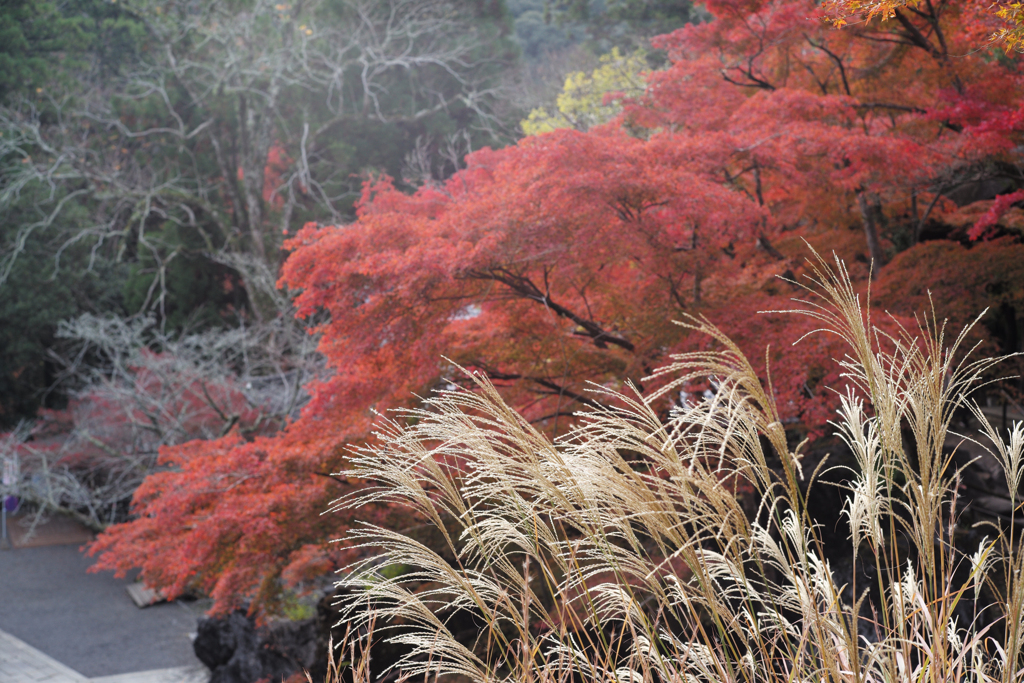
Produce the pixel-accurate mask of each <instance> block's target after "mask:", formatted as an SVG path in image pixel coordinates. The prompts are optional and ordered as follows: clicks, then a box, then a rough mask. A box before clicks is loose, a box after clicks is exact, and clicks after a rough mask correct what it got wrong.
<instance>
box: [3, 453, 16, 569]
mask: <svg viewBox="0 0 1024 683" xmlns="http://www.w3.org/2000/svg"><path fill="white" fill-rule="evenodd" d="M0 481H2V482H3V488H2V491H3V494H2V495H0V549H2V550H10V548H11V542H10V541H9V540H8V539H7V501H8V500H10V499H11V496H12V494H13V492H14V486H15V485H16V484H17V483H18V469H17V464H16V463H15V462H14V459H13V458H4V473H3V479H2V480H0Z"/></svg>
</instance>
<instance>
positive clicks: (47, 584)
mask: <svg viewBox="0 0 1024 683" xmlns="http://www.w3.org/2000/svg"><path fill="white" fill-rule="evenodd" d="M92 562H93V560H92V559H90V558H87V557H84V556H83V555H82V554H81V553H79V551H78V547H77V546H73V545H61V546H48V547H43V548H21V549H15V550H0V630H3V631H7V632H8V633H10V634H12V635H14V636H15V637H17V638H20V639H21V640H23V641H25V642H26V643H28V644H29V645H31V646H32V647H35V648H37V649H38V650H41V651H42V652H44V653H46V654H48V655H49V656H51V657H53V658H54V659H56V660H57V661H59V662H61V663H62V664H64V665H66V666H69V667H71V668H72V669H74V670H76V671H78V672H79V673H81V674H84V675H86V676H88V677H96V676H110V675H114V674H121V673H129V672H134V671H148V670H151V669H164V668H171V667H180V666H189V667H191V666H201V664H200V663H199V662H198V660H197V659H196V657H195V654H194V653H193V652H192V642H191V640H190V638H189V634H190V633H194V632H195V629H196V619H197V618H198V616H199V614H200V612H201V610H200V609H199V607H198V606H197V605H188V604H183V603H168V604H162V605H154V606H152V607H147V608H146V609H139V608H138V607H136V606H135V604H134V603H132V601H131V599H130V598H129V597H128V594H127V593H126V592H125V589H124V587H125V584H126V583H127V581H125V580H117V579H114V578H113V574H112V573H110V572H104V573H100V574H87V573H86V572H85V570H86V568H87V567H88V566H89V565H90V564H92Z"/></svg>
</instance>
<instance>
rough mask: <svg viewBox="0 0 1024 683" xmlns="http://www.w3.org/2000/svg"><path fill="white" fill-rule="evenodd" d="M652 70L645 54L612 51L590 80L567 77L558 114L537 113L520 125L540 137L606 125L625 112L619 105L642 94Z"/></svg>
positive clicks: (542, 110) (573, 75)
mask: <svg viewBox="0 0 1024 683" xmlns="http://www.w3.org/2000/svg"><path fill="white" fill-rule="evenodd" d="M649 70H650V67H649V66H648V65H647V53H646V52H645V51H644V50H636V51H635V52H633V53H631V54H628V55H623V54H622V53H621V52H619V49H618V48H613V49H612V51H611V52H609V53H608V54H606V55H602V56H601V66H599V67H598V68H596V69H594V71H593V72H592V73H591V74H590V75H589V76H588V75H587V74H585V73H584V72H582V71H577V72H575V73H571V74H569V75H568V76H566V78H565V87H564V88H562V92H561V93H559V95H558V98H557V100H556V101H555V104H556V107H557V111H555V112H553V113H549V112H548V110H547V109H546V108H545V107H538V108H537V109H534V110H533V111H531V112H530V115H529V117H527V118H526V119H525V120H524V121H522V122H521V124H520V125H521V126H522V128H523V132H524V133H526V134H527V135H538V134H540V133H549V132H551V131H553V130H557V129H559V128H575V129H576V130H579V131H586V130H589V129H590V128H593V127H594V126H597V125H600V124H602V123H607V122H608V121H611V120H612V119H613V118H615V117H616V116H618V114H619V113H620V112H621V111H622V106H621V104H620V102H621V100H622V99H623V98H624V97H637V96H639V95H642V94H643V92H644V87H645V86H646V83H647V81H646V77H645V76H646V73H647V72H648V71H649Z"/></svg>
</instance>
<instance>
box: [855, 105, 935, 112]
mask: <svg viewBox="0 0 1024 683" xmlns="http://www.w3.org/2000/svg"><path fill="white" fill-rule="evenodd" d="M853 106H854V108H855V109H895V110H896V111H905V112H910V113H912V114H927V113H928V110H927V109H921V107H911V106H908V105H905V104H890V103H888V102H862V103H860V104H855V105H853Z"/></svg>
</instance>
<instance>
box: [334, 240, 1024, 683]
mask: <svg viewBox="0 0 1024 683" xmlns="http://www.w3.org/2000/svg"><path fill="white" fill-rule="evenodd" d="M811 272H812V273H813V276H811V277H809V278H808V279H807V281H806V282H805V285H806V286H805V289H806V291H807V294H808V295H809V296H808V297H807V298H806V300H804V301H802V308H801V309H800V310H799V311H795V312H796V313H799V314H802V315H807V316H811V317H812V318H814V319H815V320H816V321H817V323H818V324H819V325H820V331H821V332H825V333H833V334H836V335H839V336H840V337H842V338H843V339H844V340H845V341H846V342H847V343H848V345H849V354H848V355H847V356H846V357H845V358H844V359H842V360H840V361H838V362H839V364H840V365H841V366H842V370H843V372H844V377H845V378H846V380H847V381H848V383H849V386H848V387H847V388H845V389H844V390H843V392H842V393H841V401H840V403H841V407H840V409H839V410H838V412H837V415H836V418H835V421H834V423H833V424H834V427H835V430H836V431H837V433H838V434H839V435H840V436H841V437H842V439H843V440H844V441H845V442H846V444H847V445H848V446H849V448H850V450H851V451H852V453H853V455H854V456H855V458H856V461H857V465H858V467H857V468H856V469H855V470H851V471H850V473H849V477H848V479H847V484H845V485H844V487H845V488H847V489H848V490H847V492H846V504H845V508H844V510H843V513H844V515H845V516H846V518H847V519H848V521H849V527H850V538H849V541H850V547H849V548H844V549H843V550H845V551H848V552H850V553H852V554H853V563H854V570H853V572H852V577H853V578H852V579H850V580H848V581H845V582H843V583H840V581H839V579H838V578H837V576H836V574H835V573H834V572H833V571H832V569H831V568H830V563H829V561H828V560H827V559H826V555H827V554H826V548H825V546H824V543H823V540H822V529H821V527H820V526H819V525H817V524H816V522H815V519H814V517H813V516H812V515H811V514H810V512H809V511H808V506H807V503H806V501H807V495H808V490H809V489H810V488H813V487H814V486H816V485H817V486H825V485H826V484H820V483H819V484H815V483H814V479H815V477H816V476H817V475H819V474H820V472H821V471H822V468H821V467H819V468H818V469H817V471H815V472H809V471H806V470H805V469H804V468H803V467H802V465H801V453H800V450H801V449H800V447H797V448H795V449H794V448H792V447H791V444H789V443H788V442H787V438H786V433H785V430H784V427H783V424H782V422H781V420H780V419H779V413H778V409H777V406H776V404H775V400H774V398H773V396H772V392H771V389H770V384H769V385H768V386H767V387H766V385H765V382H763V381H762V379H761V378H759V377H758V375H757V373H756V372H755V370H754V368H753V367H752V366H751V364H750V362H749V361H748V360H747V359H746V358H745V357H744V355H743V354H742V353H741V352H740V350H739V349H738V348H737V347H736V345H735V344H733V343H732V342H731V341H730V340H729V338H728V337H726V336H725V335H724V334H723V333H722V332H721V331H719V330H718V329H717V328H716V327H714V326H713V325H712V324H711V323H710V322H708V321H707V320H704V319H701V318H692V319H690V321H689V323H688V324H689V325H691V326H692V327H693V328H694V329H696V330H697V331H699V332H702V333H704V334H706V335H709V336H710V337H711V338H712V339H713V340H714V342H715V344H714V345H713V346H714V348H716V349H717V350H712V351H700V352H695V353H688V354H683V355H681V356H678V357H674V361H675V362H674V363H673V364H671V365H669V366H668V367H665V368H663V369H661V370H659V371H658V372H657V373H656V374H657V376H658V377H659V378H662V379H665V378H666V377H671V378H672V379H671V381H669V382H668V383H667V384H665V385H664V386H663V387H662V388H661V389H659V390H657V391H655V392H653V393H651V394H649V395H646V396H642V395H640V393H639V392H637V391H631V392H628V393H615V392H611V391H607V390H605V389H602V388H601V387H594V389H595V391H599V392H603V393H604V394H606V396H605V399H606V401H605V403H606V404H607V405H609V406H612V407H607V408H604V409H600V410H592V411H590V412H586V413H584V414H582V415H580V418H579V426H578V427H577V428H576V429H575V431H573V432H572V433H571V434H568V435H567V436H565V437H563V438H559V439H557V440H556V441H554V442H552V441H551V440H550V439H549V438H548V437H546V436H545V435H544V434H542V433H541V432H540V431H538V430H537V429H535V428H534V427H533V426H532V425H531V424H529V423H528V422H527V421H525V420H524V419H523V418H522V417H521V416H520V415H519V414H517V413H516V412H515V411H514V410H513V409H511V408H510V407H509V406H507V405H506V404H505V403H504V402H503V401H502V399H501V397H500V396H499V394H498V392H497V391H496V390H495V388H494V387H493V386H492V385H491V384H490V383H489V382H488V381H487V380H486V378H484V377H482V376H479V375H472V378H473V380H474V382H475V387H474V388H473V390H464V389H455V390H452V391H446V392H443V393H440V394H437V395H435V396H434V397H433V398H430V399H429V400H427V401H426V402H425V405H424V407H423V408H422V409H419V410H411V411H409V412H408V413H405V414H402V415H401V416H400V417H398V418H396V419H395V420H392V421H388V422H385V424H384V427H383V428H382V431H381V432H380V433H379V437H380V440H379V443H380V444H381V445H379V446H373V447H368V448H366V449H364V450H362V451H360V452H359V453H358V454H357V457H356V458H355V467H356V472H355V473H356V474H357V475H358V476H360V477H362V478H364V479H366V480H367V481H369V482H373V483H374V485H373V486H372V487H371V488H368V489H366V490H364V491H362V492H361V493H359V494H358V495H356V496H354V497H352V498H347V499H343V500H340V501H338V503H337V506H336V507H337V508H338V509H342V508H356V507H358V506H360V505H364V504H367V503H382V502H383V503H388V504H396V505H402V506H407V507H408V508H411V509H413V510H415V511H417V512H418V513H419V514H420V515H421V516H422V518H423V520H425V522H426V523H428V524H429V525H432V526H433V527H434V528H435V530H436V531H435V533H436V534H437V537H438V538H440V539H443V543H433V544H431V545H434V546H437V547H430V546H428V545H427V544H426V543H424V542H420V541H417V540H415V539H414V538H413V537H411V536H409V535H405V534H403V533H400V532H396V531H392V530H389V529H384V528H379V527H374V526H369V525H367V526H364V527H362V528H359V529H357V530H354V531H352V532H351V533H350V540H352V541H354V542H356V543H357V544H361V545H364V546H366V547H367V548H373V549H376V550H377V554H374V555H373V556H372V557H369V558H368V559H365V560H363V561H361V562H359V563H357V564H355V565H353V566H351V567H350V568H349V569H348V570H347V574H345V576H344V579H343V580H342V582H341V586H342V587H343V588H344V589H345V590H346V591H348V594H349V595H350V596H351V598H350V599H349V601H348V603H347V606H346V613H345V614H346V621H347V622H348V624H349V626H350V628H351V629H352V630H351V631H350V632H351V633H363V634H367V633H372V637H373V638H376V639H381V638H382V639H391V640H392V641H394V642H395V643H397V644H400V645H404V646H406V647H407V650H406V652H407V653H408V654H407V655H406V656H404V657H403V658H402V659H401V660H400V661H397V662H392V663H384V664H389V665H390V666H391V669H390V673H391V674H392V675H393V676H394V677H405V678H410V679H411V680H419V679H420V678H421V677H425V678H424V679H434V678H435V677H442V678H449V675H451V674H460V675H462V676H466V677H468V678H470V679H472V680H473V681H481V682H485V681H486V682H490V681H514V682H516V683H528V682H534V681H537V682H541V681H607V682H609V683H612V682H614V683H640V682H644V683H646V682H648V681H650V682H652V683H653V682H661V681H666V682H667V681H672V682H676V681H678V682H680V683H698V682H704V681H707V682H711V681H714V682H716V683H718V682H731V681H749V682H751V683H753V682H755V681H757V682H762V681H779V682H785V683H797V682H800V683H804V682H806V683H812V682H813V683H832V682H836V683H838V682H846V681H850V682H853V681H863V682H872V683H876V682H877V683H896V682H906V683H925V682H930V683H936V682H938V681H950V682H952V681H958V682H959V681H972V682H978V683H981V682H988V681H1000V682H1001V683H1012V682H1015V681H1020V680H1024V669H1022V657H1021V649H1022V643H1024V635H1022V614H1024V580H1022V576H1021V573H1022V572H1021V570H1022V568H1024V567H1022V565H1024V554H1022V553H1020V552H1019V542H1020V538H1019V534H1020V532H1019V531H1017V532H1015V531H1014V529H1015V527H1016V522H1017V519H1016V517H1017V515H1016V512H1017V509H1018V506H1019V504H1018V503H1017V500H1018V499H1019V494H1018V491H1019V487H1020V481H1021V475H1022V462H1024V456H1022V454H1024V426H1022V425H1021V424H1020V423H1017V424H1015V425H1014V426H1013V427H1012V429H1011V430H1009V433H1000V432H999V431H997V430H996V429H995V428H993V427H992V425H991V424H989V422H988V420H986V418H985V416H984V415H983V414H982V412H981V411H980V410H979V408H978V407H977V405H976V404H975V403H973V402H972V401H971V400H970V398H969V394H970V392H971V391H972V390H974V389H976V388H977V387H978V386H979V384H980V383H981V382H982V377H983V375H984V373H985V372H986V371H988V370H989V369H990V368H991V367H992V366H993V365H994V364H995V363H996V362H997V360H998V359H980V360H971V359H970V358H969V356H970V353H969V350H967V349H964V348H962V346H963V342H964V339H965V334H966V331H964V332H963V333H961V334H960V335H959V336H957V337H955V338H950V337H948V336H947V334H946V331H945V329H944V325H943V324H941V323H939V322H938V321H937V320H936V318H935V316H934V315H932V316H930V317H928V318H925V319H923V320H922V321H921V322H920V324H919V325H918V327H917V328H916V329H913V330H911V329H904V328H900V329H899V331H898V332H897V333H896V334H891V335H887V334H884V333H883V332H881V331H880V330H879V329H878V328H876V327H874V326H873V325H872V322H871V316H870V310H869V308H868V307H862V306H861V303H860V300H859V297H858V295H857V294H856V293H855V292H854V289H853V287H852V285H851V282H850V279H849V277H848V274H847V272H846V270H845V268H844V266H843V264H842V263H841V262H840V261H839V260H838V259H837V260H836V261H835V264H834V265H831V264H829V263H828V262H826V261H825V260H823V259H821V258H820V257H818V258H816V260H815V261H813V262H812V264H811ZM707 377H714V378H716V381H717V383H718V389H717V393H716V394H715V395H714V396H713V397H712V398H708V399H706V400H704V401H703V402H702V403H700V404H699V405H690V406H679V407H678V408H677V409H675V410H674V411H673V412H672V413H671V415H670V417H669V419H667V420H666V419H665V415H664V412H662V414H661V415H659V413H658V406H664V405H665V403H666V399H665V397H666V396H667V395H670V394H674V392H678V391H679V390H680V388H681V387H682V386H684V385H685V384H686V383H687V382H690V381H693V380H696V379H702V378H707ZM957 409H966V410H970V411H971V412H972V413H973V416H974V419H975V420H976V421H977V422H978V423H980V425H981V427H980V430H979V431H978V432H977V433H972V434H964V435H954V433H953V432H952V431H951V424H952V420H953V416H954V411H955V410H957ZM951 436H955V437H956V439H959V440H960V441H961V442H963V441H971V442H973V443H975V444H978V446H981V447H984V448H986V449H988V451H989V452H990V453H991V454H992V455H993V456H994V457H995V458H996V460H998V462H999V465H1000V466H1001V467H1002V470H1003V472H1004V473H1005V476H1006V481H1007V482H1008V483H1009V485H1008V488H1009V496H1010V498H1011V502H1012V505H1013V508H1014V513H1013V514H1011V516H1010V517H1011V518H1010V519H1009V520H1008V522H1007V523H1005V524H1003V525H1002V526H996V525H994V524H993V525H991V526H990V528H988V529H987V530H986V533H987V534H988V535H987V538H986V539H985V540H983V541H982V542H981V543H980V544H978V545H977V546H976V547H971V548H966V549H958V548H957V547H956V546H955V545H954V543H953V542H952V539H953V537H954V533H955V531H956V528H955V527H956V525H957V522H958V520H957V514H956V510H957V504H956V497H957V482H958V474H959V471H960V470H958V468H957V467H956V465H955V464H954V460H953V455H952V454H950V452H949V449H948V448H945V449H944V445H946V444H948V443H949V441H948V437H951ZM1007 439H1008V440H1007ZM824 467H826V468H827V467H828V465H827V464H826V465H824ZM348 474H350V475H351V474H352V473H351V472H349V473H348ZM751 489H753V491H754V496H753V501H754V505H751V504H750V502H749V501H750V500H751V498H750V495H749V491H750V490H751ZM738 490H745V491H747V492H748V493H747V494H746V496H745V497H744V496H740V495H737V493H736V492H737V491H738ZM744 499H746V500H747V501H748V502H747V504H746V509H745V507H744ZM414 535H417V537H420V536H422V534H414ZM441 546H443V547H441ZM828 551H829V556H831V557H835V553H836V549H835V548H829V549H828ZM866 577H868V578H866ZM467 619H468V620H470V622H471V623H474V624H476V637H475V638H474V639H470V641H469V642H467V639H466V638H465V637H464V636H462V637H458V638H457V637H456V634H455V633H454V632H453V630H452V629H451V628H450V627H451V624H453V623H455V622H456V621H459V620H461V622H460V623H463V624H464V623H465V622H466V620H467ZM374 624H375V625H376V628H375V629H374V628H373V625H374ZM396 624H397V625H400V627H398V626H396ZM364 644H365V643H364ZM368 651H370V650H368ZM339 656H340V657H341V658H342V659H345V660H346V661H347V662H351V663H353V666H354V669H355V670H356V671H357V676H356V677H357V678H359V677H364V678H365V677H368V676H369V674H368V673H367V672H368V671H369V668H367V667H366V666H365V660H364V662H363V666H362V668H360V666H359V665H358V664H357V663H356V662H354V661H353V660H356V659H358V653H357V652H356V650H354V649H353V650H351V651H350V650H349V649H346V651H345V654H344V655H339ZM358 672H361V673H358ZM449 680H451V679H450V678H449Z"/></svg>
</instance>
